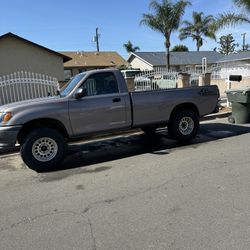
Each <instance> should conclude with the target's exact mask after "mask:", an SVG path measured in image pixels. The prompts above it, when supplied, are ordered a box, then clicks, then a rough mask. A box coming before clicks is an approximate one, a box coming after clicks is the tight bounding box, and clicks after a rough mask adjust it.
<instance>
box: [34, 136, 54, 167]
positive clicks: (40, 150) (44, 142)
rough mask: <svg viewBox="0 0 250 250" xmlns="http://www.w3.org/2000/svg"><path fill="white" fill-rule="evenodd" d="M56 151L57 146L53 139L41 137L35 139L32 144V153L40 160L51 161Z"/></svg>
mask: <svg viewBox="0 0 250 250" xmlns="http://www.w3.org/2000/svg"><path fill="white" fill-rule="evenodd" d="M57 152H58V146H57V143H56V142H55V140H53V139H51V138H48V137H43V138H40V139H38V140H36V141H35V143H34V144H33V146H32V155H33V156H34V158H35V159H36V160H38V161H40V162H48V161H51V160H52V159H53V158H54V157H55V156H56V154H57Z"/></svg>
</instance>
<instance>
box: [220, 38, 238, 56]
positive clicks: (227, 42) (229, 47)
mask: <svg viewBox="0 0 250 250" xmlns="http://www.w3.org/2000/svg"><path fill="white" fill-rule="evenodd" d="M219 44H220V48H219V52H220V53H221V54H225V55H229V54H231V53H233V52H235V47H237V46H239V45H238V44H237V43H235V40H234V38H233V36H232V34H228V35H225V36H221V37H220V41H219Z"/></svg>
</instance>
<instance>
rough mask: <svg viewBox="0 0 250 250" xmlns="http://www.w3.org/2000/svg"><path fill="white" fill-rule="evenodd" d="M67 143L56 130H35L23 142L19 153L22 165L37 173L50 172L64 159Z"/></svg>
mask: <svg viewBox="0 0 250 250" xmlns="http://www.w3.org/2000/svg"><path fill="white" fill-rule="evenodd" d="M67 148H68V147H67V142H66V140H65V138H64V137H63V135H62V134H61V133H60V132H58V131H57V130H54V129H50V128H37V129H35V130H33V131H32V132H30V133H29V134H28V135H27V136H26V137H25V138H24V140H23V143H22V145H21V149H20V153H21V157H22V159H23V161H24V163H25V164H26V165H27V166H28V167H29V168H31V169H33V170H35V171H37V172H43V171H46V170H51V169H53V168H54V167H56V166H57V165H58V164H59V163H60V162H61V161H62V160H63V159H64V157H65V154H66V152H67Z"/></svg>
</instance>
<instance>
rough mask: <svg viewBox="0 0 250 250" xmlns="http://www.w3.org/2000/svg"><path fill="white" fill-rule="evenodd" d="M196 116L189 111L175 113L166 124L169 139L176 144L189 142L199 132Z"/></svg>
mask: <svg viewBox="0 0 250 250" xmlns="http://www.w3.org/2000/svg"><path fill="white" fill-rule="evenodd" d="M199 126H200V124H199V118H198V115H197V114H196V113H195V112H194V111H193V110H190V109H184V110H180V111H177V112H175V113H174V114H173V115H172V117H171V119H170V121H169V124H168V134H169V136H170V138H172V139H174V140H176V141H178V142H189V141H191V140H192V139H194V138H195V137H196V135H197V133H198V131H199Z"/></svg>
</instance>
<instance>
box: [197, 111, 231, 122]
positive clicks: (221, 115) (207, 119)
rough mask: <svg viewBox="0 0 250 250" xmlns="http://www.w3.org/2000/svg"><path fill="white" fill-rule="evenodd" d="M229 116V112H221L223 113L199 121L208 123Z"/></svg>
mask: <svg viewBox="0 0 250 250" xmlns="http://www.w3.org/2000/svg"><path fill="white" fill-rule="evenodd" d="M230 115H232V112H231V111H228V112H223V113H216V114H211V115H207V116H204V117H202V118H201V119H200V121H209V120H214V119H220V118H226V117H228V116H230Z"/></svg>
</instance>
